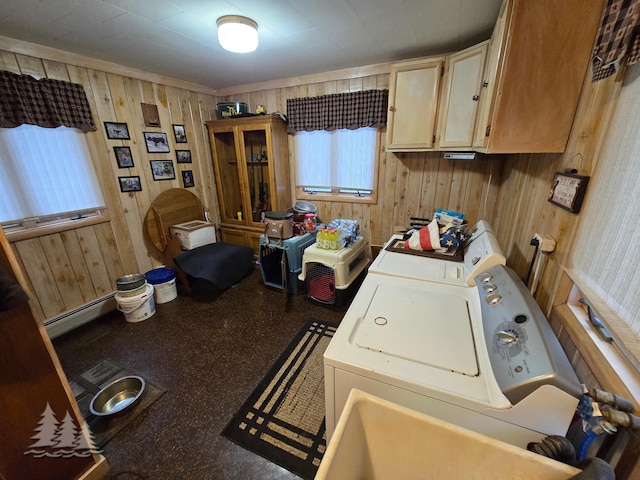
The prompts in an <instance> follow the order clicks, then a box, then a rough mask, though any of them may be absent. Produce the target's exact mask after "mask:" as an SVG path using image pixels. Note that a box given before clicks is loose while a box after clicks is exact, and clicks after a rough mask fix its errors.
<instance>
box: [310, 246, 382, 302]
mask: <svg viewBox="0 0 640 480" xmlns="http://www.w3.org/2000/svg"><path fill="white" fill-rule="evenodd" d="M370 261H371V249H370V248H369V245H368V244H367V243H366V242H365V241H364V238H362V237H358V238H357V239H356V241H355V242H354V243H353V244H352V245H351V246H349V247H347V248H342V249H340V250H325V249H322V248H318V247H317V245H312V246H310V247H309V248H307V249H306V250H305V251H304V255H303V260H302V272H301V273H300V276H299V277H298V278H299V279H300V280H302V281H303V282H305V286H306V289H307V296H308V297H309V298H310V299H311V300H314V301H316V302H319V303H321V304H325V305H333V306H336V307H342V306H343V305H345V304H346V303H347V302H348V301H349V300H350V299H351V298H353V296H354V295H355V292H356V291H357V289H358V288H359V286H360V284H361V283H362V280H363V279H364V276H365V275H366V273H367V272H366V267H367V266H368V265H369V262H370Z"/></svg>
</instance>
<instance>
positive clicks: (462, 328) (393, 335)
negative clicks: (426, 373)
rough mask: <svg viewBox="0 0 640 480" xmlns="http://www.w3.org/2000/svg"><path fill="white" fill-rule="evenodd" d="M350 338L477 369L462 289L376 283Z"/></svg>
mask: <svg viewBox="0 0 640 480" xmlns="http://www.w3.org/2000/svg"><path fill="white" fill-rule="evenodd" d="M353 343H354V344H355V345H357V346H358V347H360V348H367V349H369V350H373V351H378V352H381V353H382V354H385V355H390V356H395V357H399V358H403V359H406V360H409V361H412V362H416V363H419V364H423V365H429V366H432V367H435V368H439V369H442V370H446V371H451V372H455V373H458V374H463V375H469V376H477V375H479V368H478V360H477V355H476V348H475V343H474V340H473V333H472V329H471V320H470V318H469V308H468V306H467V297H466V296H464V295H463V294H456V293H455V292H453V293H451V294H443V293H435V292H428V291H425V290H424V289H421V290H418V289H412V288H401V287H399V286H396V285H388V284H384V283H381V284H379V285H378V286H377V288H376V292H375V295H373V297H372V299H371V302H370V304H369V307H368V308H367V311H366V313H365V315H364V317H363V318H362V319H361V321H360V322H359V325H358V327H357V329H356V332H355V335H354V338H353ZM407 375H410V372H407Z"/></svg>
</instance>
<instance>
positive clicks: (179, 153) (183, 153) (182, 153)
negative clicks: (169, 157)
mask: <svg viewBox="0 0 640 480" xmlns="http://www.w3.org/2000/svg"><path fill="white" fill-rule="evenodd" d="M176 160H177V161H178V163H191V150H176Z"/></svg>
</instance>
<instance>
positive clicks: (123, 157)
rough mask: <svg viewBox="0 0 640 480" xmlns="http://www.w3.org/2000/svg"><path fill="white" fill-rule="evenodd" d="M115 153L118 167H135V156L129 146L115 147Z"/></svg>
mask: <svg viewBox="0 0 640 480" xmlns="http://www.w3.org/2000/svg"><path fill="white" fill-rule="evenodd" d="M113 153H115V155H116V161H117V162H118V168H131V167H133V156H132V155H131V149H130V148H129V147H113Z"/></svg>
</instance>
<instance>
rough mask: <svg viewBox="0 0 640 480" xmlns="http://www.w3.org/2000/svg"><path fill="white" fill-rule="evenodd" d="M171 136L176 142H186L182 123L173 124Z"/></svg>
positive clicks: (185, 133)
mask: <svg viewBox="0 0 640 480" xmlns="http://www.w3.org/2000/svg"><path fill="white" fill-rule="evenodd" d="M173 136H174V137H175V139H176V143H187V132H185V131H184V125H178V124H175V123H174V124H173Z"/></svg>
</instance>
